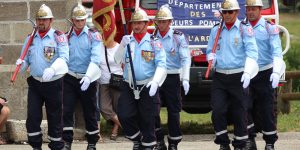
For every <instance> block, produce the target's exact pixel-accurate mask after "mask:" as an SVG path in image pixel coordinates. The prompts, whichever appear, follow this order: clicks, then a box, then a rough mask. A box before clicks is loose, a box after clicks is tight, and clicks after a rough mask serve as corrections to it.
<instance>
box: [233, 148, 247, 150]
mask: <svg viewBox="0 0 300 150" xmlns="http://www.w3.org/2000/svg"><path fill="white" fill-rule="evenodd" d="M234 150H247V149H246V147H243V148H239V147H235V148H234Z"/></svg>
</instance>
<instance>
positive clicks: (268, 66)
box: [259, 63, 273, 71]
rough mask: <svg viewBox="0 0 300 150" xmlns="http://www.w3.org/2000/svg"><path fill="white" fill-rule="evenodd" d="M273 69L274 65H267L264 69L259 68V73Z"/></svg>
mask: <svg viewBox="0 0 300 150" xmlns="http://www.w3.org/2000/svg"><path fill="white" fill-rule="evenodd" d="M272 67H273V63H271V64H268V65H265V66H263V67H260V68H259V71H265V70H268V69H270V68H272Z"/></svg>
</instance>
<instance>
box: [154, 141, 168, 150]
mask: <svg viewBox="0 0 300 150" xmlns="http://www.w3.org/2000/svg"><path fill="white" fill-rule="evenodd" d="M156 150H167V145H166V143H165V141H164V140H162V141H159V142H157V146H156Z"/></svg>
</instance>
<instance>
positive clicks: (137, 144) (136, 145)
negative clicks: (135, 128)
mask: <svg viewBox="0 0 300 150" xmlns="http://www.w3.org/2000/svg"><path fill="white" fill-rule="evenodd" d="M141 149H142V143H141V142H140V141H133V148H132V150H141Z"/></svg>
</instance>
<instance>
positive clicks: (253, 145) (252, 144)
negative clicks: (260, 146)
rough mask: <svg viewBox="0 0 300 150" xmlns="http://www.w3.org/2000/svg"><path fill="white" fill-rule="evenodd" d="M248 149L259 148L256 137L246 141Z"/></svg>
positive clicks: (255, 149) (254, 149)
mask: <svg viewBox="0 0 300 150" xmlns="http://www.w3.org/2000/svg"><path fill="white" fill-rule="evenodd" d="M246 150H257V146H256V142H255V139H254V138H251V139H248V140H247V141H246Z"/></svg>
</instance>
